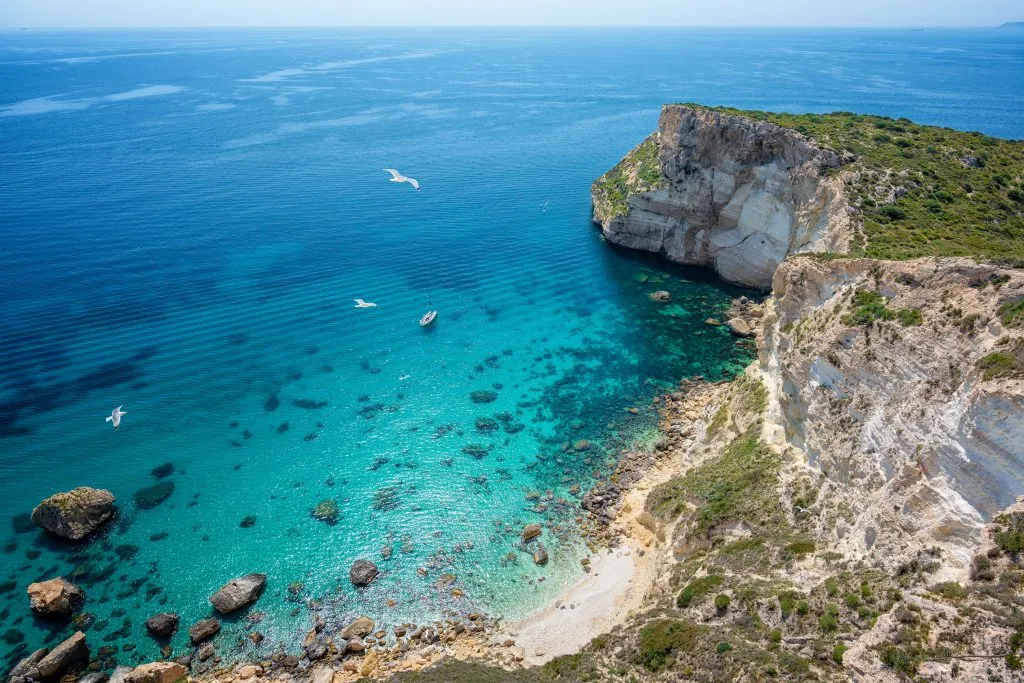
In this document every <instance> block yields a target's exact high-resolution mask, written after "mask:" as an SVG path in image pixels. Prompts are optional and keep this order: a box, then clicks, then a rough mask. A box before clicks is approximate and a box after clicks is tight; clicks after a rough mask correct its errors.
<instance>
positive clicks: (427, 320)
mask: <svg viewBox="0 0 1024 683" xmlns="http://www.w3.org/2000/svg"><path fill="white" fill-rule="evenodd" d="M430 306H431V304H430V292H427V308H430ZM436 317H437V311H435V310H434V309H432V308H430V310H428V311H427V312H426V313H424V314H423V317H422V318H420V327H426V326H427V325H430V324H431V323H433V322H434V318H436Z"/></svg>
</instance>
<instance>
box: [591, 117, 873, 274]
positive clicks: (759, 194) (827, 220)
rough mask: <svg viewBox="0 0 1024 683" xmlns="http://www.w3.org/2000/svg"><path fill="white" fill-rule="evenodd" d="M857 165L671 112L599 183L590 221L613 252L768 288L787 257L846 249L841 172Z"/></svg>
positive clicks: (848, 233)
mask: <svg viewBox="0 0 1024 683" xmlns="http://www.w3.org/2000/svg"><path fill="white" fill-rule="evenodd" d="M852 159H853V157H852V156H851V155H846V154H840V153H836V152H834V151H832V150H828V149H822V148H820V147H818V146H816V145H815V144H814V143H812V142H811V141H809V140H808V139H807V138H805V137H804V136H803V135H801V134H800V133H797V132H796V131H793V130H789V129H786V128H782V127H780V126H777V125H775V124H772V123H768V122H764V121H753V120H751V119H748V118H745V117H742V116H736V115H731V114H724V113H721V112H718V111H713V110H710V109H702V108H694V107H688V106H683V105H668V106H666V107H664V108H663V109H662V112H661V118H660V120H659V122H658V131H657V133H655V135H654V136H652V138H650V139H648V140H647V141H645V142H644V143H643V144H641V145H640V146H639V147H638V148H636V149H635V150H633V151H632V152H631V153H630V154H629V155H628V156H627V157H626V159H624V160H623V161H622V162H621V163H620V164H619V165H618V166H616V167H615V168H614V169H612V170H611V171H609V172H608V173H607V174H605V175H604V176H602V177H601V178H600V179H598V181H597V182H596V183H594V187H593V198H594V221H595V222H596V223H598V224H600V226H601V229H602V232H603V233H604V236H605V238H606V239H608V241H610V242H613V243H615V244H619V245H622V246H625V247H630V248H633V249H642V250H644V251H652V252H656V253H661V254H663V255H665V256H666V257H667V258H668V259H670V260H672V261H676V262H678V263H685V264H690V265H700V266H711V267H713V268H714V269H715V270H716V271H717V272H718V274H719V275H721V276H722V277H723V278H724V279H726V280H728V281H730V282H735V283H739V284H744V285H750V286H753V287H760V288H765V289H766V288H767V287H768V286H769V285H770V284H771V278H772V273H774V271H775V268H776V267H777V266H778V265H779V263H781V262H782V260H783V259H785V258H786V257H787V256H789V255H791V254H796V253H800V252H804V251H846V250H847V248H848V246H849V243H850V240H851V238H852V227H851V225H850V221H849V216H848V214H847V211H848V207H847V203H846V201H845V198H844V183H843V181H842V179H841V178H840V177H839V175H838V173H837V171H838V169H840V167H841V166H843V164H844V163H847V162H849V161H851V160H852Z"/></svg>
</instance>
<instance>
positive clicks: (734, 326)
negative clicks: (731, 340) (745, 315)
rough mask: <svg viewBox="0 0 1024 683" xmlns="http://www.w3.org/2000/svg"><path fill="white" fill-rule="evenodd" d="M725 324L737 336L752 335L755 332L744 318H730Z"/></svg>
mask: <svg viewBox="0 0 1024 683" xmlns="http://www.w3.org/2000/svg"><path fill="white" fill-rule="evenodd" d="M725 324H726V326H728V328H729V331H730V332H732V333H733V334H734V335H736V336H737V337H750V336H753V334H754V330H753V329H751V327H750V324H749V323H747V321H746V320H743V319H742V318H729V320H728V322H726V323H725Z"/></svg>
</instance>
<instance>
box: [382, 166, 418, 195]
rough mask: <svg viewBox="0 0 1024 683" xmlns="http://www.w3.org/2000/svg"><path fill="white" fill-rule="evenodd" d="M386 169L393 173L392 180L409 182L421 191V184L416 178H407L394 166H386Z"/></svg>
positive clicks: (394, 181)
mask: <svg viewBox="0 0 1024 683" xmlns="http://www.w3.org/2000/svg"><path fill="white" fill-rule="evenodd" d="M384 170H385V171H387V172H388V173H390V174H391V182H393V183H409V184H410V185H412V186H413V187H415V188H416V191H417V192H418V191H419V189H420V184H419V183H418V182H417V181H416V179H415V178H406V177H405V176H404V175H402V174H401V173H399V172H398V171H396V170H395V169H393V168H385V169H384Z"/></svg>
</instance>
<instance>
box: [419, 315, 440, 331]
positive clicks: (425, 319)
mask: <svg viewBox="0 0 1024 683" xmlns="http://www.w3.org/2000/svg"><path fill="white" fill-rule="evenodd" d="M436 317H437V311H427V312H426V313H424V314H423V317H422V318H420V327H426V326H427V325H429V324H430V323H432V322H434V318H436Z"/></svg>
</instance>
